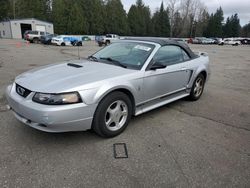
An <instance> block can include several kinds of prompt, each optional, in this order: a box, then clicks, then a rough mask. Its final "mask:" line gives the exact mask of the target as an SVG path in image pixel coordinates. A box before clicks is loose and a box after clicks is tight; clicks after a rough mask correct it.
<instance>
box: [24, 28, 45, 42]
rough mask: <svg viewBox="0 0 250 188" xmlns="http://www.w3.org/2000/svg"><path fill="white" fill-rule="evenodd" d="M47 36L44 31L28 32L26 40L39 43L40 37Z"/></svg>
mask: <svg viewBox="0 0 250 188" xmlns="http://www.w3.org/2000/svg"><path fill="white" fill-rule="evenodd" d="M49 34H50V33H47V32H44V31H30V32H29V33H28V34H26V40H27V41H29V42H31V43H39V42H40V38H41V36H43V35H49Z"/></svg>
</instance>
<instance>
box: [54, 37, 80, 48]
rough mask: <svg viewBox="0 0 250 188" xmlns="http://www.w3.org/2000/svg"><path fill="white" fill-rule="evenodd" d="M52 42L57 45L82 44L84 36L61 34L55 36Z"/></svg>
mask: <svg viewBox="0 0 250 188" xmlns="http://www.w3.org/2000/svg"><path fill="white" fill-rule="evenodd" d="M51 43H52V44H55V45H57V46H82V38H81V37H72V36H63V35H60V36H57V37H53V38H52V40H51Z"/></svg>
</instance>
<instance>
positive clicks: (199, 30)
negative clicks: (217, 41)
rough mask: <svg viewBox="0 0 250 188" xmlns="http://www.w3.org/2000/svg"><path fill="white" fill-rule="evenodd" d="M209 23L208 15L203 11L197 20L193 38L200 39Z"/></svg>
mask: <svg viewBox="0 0 250 188" xmlns="http://www.w3.org/2000/svg"><path fill="white" fill-rule="evenodd" d="M208 22H209V13H208V12H207V11H206V10H205V9H204V10H203V11H202V13H201V15H200V17H199V18H198V21H197V23H196V29H195V36H196V37H202V36H203V34H204V32H205V31H206V29H207V25H208Z"/></svg>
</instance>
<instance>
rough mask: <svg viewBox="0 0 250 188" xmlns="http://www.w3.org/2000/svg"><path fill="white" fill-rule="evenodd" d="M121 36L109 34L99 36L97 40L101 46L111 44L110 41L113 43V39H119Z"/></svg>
mask: <svg viewBox="0 0 250 188" xmlns="http://www.w3.org/2000/svg"><path fill="white" fill-rule="evenodd" d="M119 39H120V37H119V36H118V35H116V34H107V35H106V36H104V37H99V38H98V40H97V43H98V45H99V46H103V45H106V46H107V45H109V44H110V43H112V42H113V41H116V40H119Z"/></svg>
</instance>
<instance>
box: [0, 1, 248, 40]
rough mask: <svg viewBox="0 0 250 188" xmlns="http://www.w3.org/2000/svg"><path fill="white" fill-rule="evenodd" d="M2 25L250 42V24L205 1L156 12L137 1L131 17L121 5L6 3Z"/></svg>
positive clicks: (63, 31)
mask: <svg viewBox="0 0 250 188" xmlns="http://www.w3.org/2000/svg"><path fill="white" fill-rule="evenodd" d="M0 4H1V7H0V20H8V19H13V18H15V19H19V18H31V17H33V18H37V19H41V20H45V21H50V22H53V24H54V30H55V33H58V34H90V35H101V34H105V33H116V34H119V35H131V36H157V37H198V36H199V37H200V36H206V37H239V36H245V37H250V28H249V27H250V24H247V25H245V26H243V27H241V26H240V20H239V17H238V15H237V14H234V15H232V16H230V17H228V18H227V19H226V22H225V23H224V22H223V21H224V14H223V10H222V8H221V7H219V8H218V9H217V10H216V12H215V13H212V14H209V13H208V11H207V8H206V6H205V4H203V3H202V2H201V1H200V0H168V1H166V5H165V6H164V3H163V1H162V3H161V4H159V8H158V9H157V10H156V11H152V10H150V8H149V6H147V5H145V4H144V2H143V1H142V0H136V2H135V4H133V5H131V7H130V9H129V11H128V13H126V11H125V10H124V7H123V4H122V2H121V0H73V1H69V0H0Z"/></svg>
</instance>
